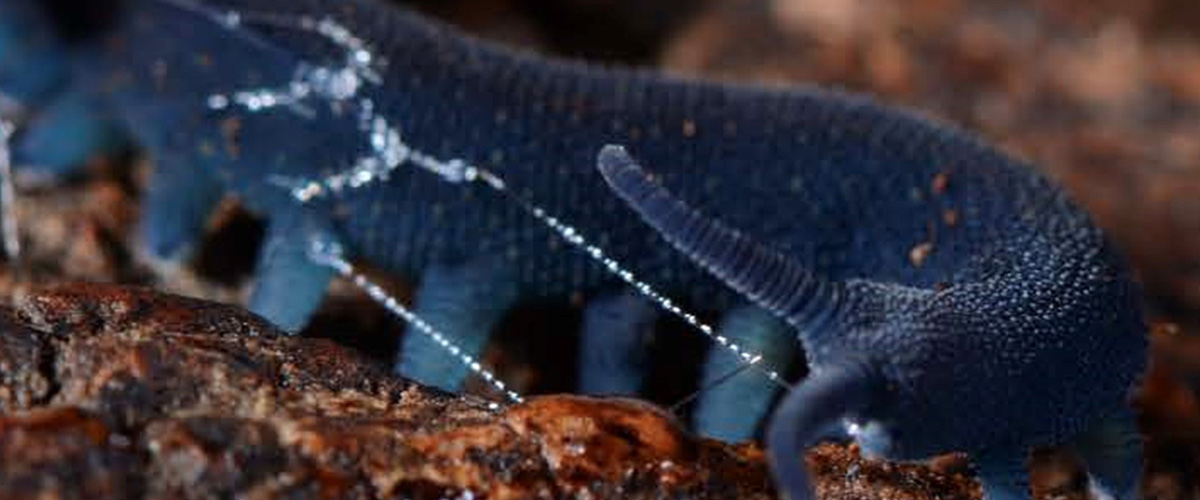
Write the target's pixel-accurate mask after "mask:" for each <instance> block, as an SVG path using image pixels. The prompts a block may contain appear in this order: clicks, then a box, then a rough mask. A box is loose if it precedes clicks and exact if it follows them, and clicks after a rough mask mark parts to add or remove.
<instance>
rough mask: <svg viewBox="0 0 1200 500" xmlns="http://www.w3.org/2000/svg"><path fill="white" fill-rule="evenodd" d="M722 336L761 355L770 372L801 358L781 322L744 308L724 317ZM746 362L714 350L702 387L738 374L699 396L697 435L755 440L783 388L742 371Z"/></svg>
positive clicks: (729, 439) (722, 350)
mask: <svg viewBox="0 0 1200 500" xmlns="http://www.w3.org/2000/svg"><path fill="white" fill-rule="evenodd" d="M718 333H719V334H720V335H724V336H725V337H728V338H729V339H731V340H732V341H733V342H736V343H737V344H738V345H741V346H743V347H745V348H746V349H747V350H749V351H751V352H758V353H762V355H763V356H764V359H763V360H762V361H761V362H763V363H766V364H767V366H772V367H776V368H779V369H783V368H784V367H786V366H788V365H789V364H791V362H792V360H793V359H796V356H797V354H799V349H798V347H799V341H798V340H797V339H796V337H795V333H794V331H793V330H792V329H791V328H789V327H788V325H787V323H784V322H783V320H781V319H779V318H778V317H776V316H774V315H772V314H771V313H769V312H767V311H765V310H763V309H762V308H759V307H756V306H752V305H745V306H741V307H738V308H735V309H733V310H731V311H729V312H728V313H726V314H725V317H724V318H722V320H721V325H720V326H719V327H718ZM745 362H746V360H743V359H739V358H738V357H737V356H735V355H734V354H733V353H731V352H729V351H727V350H725V349H712V350H711V351H709V354H708V361H707V362H706V363H705V365H704V378H703V381H702V382H701V385H702V386H703V387H707V386H708V385H709V384H714V383H717V379H719V378H721V377H723V376H727V375H729V374H731V373H736V375H733V376H732V377H730V378H729V380H726V381H721V382H720V383H717V385H715V386H713V387H712V388H711V389H706V390H705V391H704V393H703V394H701V396H700V398H699V401H698V402H697V406H696V410H695V412H694V414H693V415H694V417H693V418H694V421H695V427H696V431H697V432H699V433H701V434H704V435H706V436H710V437H714V438H717V439H722V440H725V441H730V442H737V441H745V440H748V439H751V438H753V437H754V432H755V430H756V429H757V428H758V424H759V422H760V421H761V420H762V418H763V417H764V416H766V415H767V412H768V411H769V410H770V409H771V403H772V402H773V401H774V400H775V395H776V393H777V392H778V389H779V387H778V386H776V385H775V384H774V383H772V382H771V381H770V380H768V379H767V378H766V377H764V376H763V375H762V374H761V373H758V372H757V371H754V370H742V371H741V372H738V369H739V368H741V367H742V366H744V363H745Z"/></svg>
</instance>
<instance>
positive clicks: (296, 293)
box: [249, 210, 334, 332]
mask: <svg viewBox="0 0 1200 500" xmlns="http://www.w3.org/2000/svg"><path fill="white" fill-rule="evenodd" d="M279 212H280V214H279V215H278V216H276V217H273V218H271V220H270V221H269V223H268V224H269V225H268V227H267V238H266V242H265V243H264V244H263V247H262V250H261V252H262V253H261V254H259V259H258V269H257V270H256V278H257V281H256V282H255V286H254V291H253V292H252V293H251V295H250V305H249V309H250V310H251V311H254V312H255V313H257V314H259V315H261V316H263V317H264V318H267V319H268V320H270V321H271V322H273V323H275V324H276V325H277V326H279V327H280V328H283V329H284V330H287V331H289V332H297V331H299V330H300V328H302V327H303V326H304V324H305V323H307V322H308V318H309V317H310V316H312V313H313V312H315V311H316V310H317V307H319V306H320V305H321V300H322V299H323V298H324V297H325V291H326V289H327V288H328V287H329V281H330V280H331V279H332V278H333V274H334V271H333V269H331V268H329V267H328V266H326V265H323V264H320V263H317V262H315V261H313V259H312V257H311V256H310V255H309V247H310V245H311V243H312V241H313V240H314V238H315V236H314V235H315V234H318V233H320V232H326V231H328V230H327V229H325V228H323V227H322V226H321V225H318V224H316V223H315V222H314V221H312V220H311V219H309V218H308V217H306V216H305V214H306V211H301V210H295V211H287V210H281V211H279Z"/></svg>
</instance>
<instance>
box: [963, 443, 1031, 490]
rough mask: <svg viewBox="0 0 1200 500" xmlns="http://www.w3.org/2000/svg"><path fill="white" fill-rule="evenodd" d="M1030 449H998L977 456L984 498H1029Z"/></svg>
mask: <svg viewBox="0 0 1200 500" xmlns="http://www.w3.org/2000/svg"><path fill="white" fill-rule="evenodd" d="M1028 458H1029V453H1028V450H1025V449H1023V448H1022V449H1019V450H1003V451H1001V450H996V451H994V452H991V453H986V454H984V455H982V456H979V457H976V463H977V464H978V467H979V482H980V483H981V484H982V485H983V498H984V500H1028V499H1029V498H1030V492H1029V464H1028Z"/></svg>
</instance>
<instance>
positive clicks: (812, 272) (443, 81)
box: [0, 0, 1145, 500]
mask: <svg viewBox="0 0 1200 500" xmlns="http://www.w3.org/2000/svg"><path fill="white" fill-rule="evenodd" d="M67 4H68V8H69V2H68V3H67ZM43 6H44V5H43V2H36V1H34V0H0V92H2V93H3V95H4V96H5V97H4V98H3V99H2V101H3V105H2V106H0V112H3V113H5V115H6V116H8V117H9V119H11V120H14V121H16V122H18V123H20V124H21V128H20V130H19V131H18V133H17V134H16V135H15V136H14V137H13V141H14V142H13V154H14V157H15V160H16V161H17V162H18V163H20V164H22V165H33V166H34V168H39V169H42V170H45V171H48V172H51V173H55V174H60V173H64V172H67V171H68V169H69V168H70V167H71V166H72V165H76V164H78V163H80V161H81V160H82V159H83V158H85V157H86V156H87V155H90V154H94V153H95V152H97V151H104V150H106V149H111V148H112V147H114V146H113V144H114V143H119V141H120V138H122V137H124V138H127V139H129V140H132V141H135V142H136V143H138V144H139V145H141V146H143V147H144V148H146V150H147V151H148V152H149V154H150V155H152V156H153V158H154V160H155V169H154V173H153V175H152V178H151V180H150V188H149V189H148V190H147V195H146V199H145V203H146V210H145V211H144V216H143V220H142V222H141V235H142V239H143V240H144V243H145V244H146V246H147V247H148V249H149V251H150V252H152V253H153V254H155V255H157V256H159V257H161V258H165V259H178V258H181V257H182V256H185V255H186V254H187V252H188V249H189V248H191V247H192V246H194V245H195V244H196V241H197V237H198V235H199V234H200V233H201V232H202V229H203V226H204V222H205V219H206V217H207V216H208V214H209V212H210V211H211V209H212V208H213V207H214V205H215V204H216V203H217V202H218V200H220V199H221V198H222V197H223V196H225V195H229V194H232V195H233V196H236V197H238V198H239V199H240V200H241V201H242V202H243V203H244V204H245V205H247V206H248V207H249V208H250V209H252V210H254V211H255V212H257V213H259V214H261V215H263V216H264V217H266V218H267V219H268V220H269V227H268V230H267V232H268V234H267V238H266V242H265V244H264V248H263V249H262V254H261V256H260V262H259V264H258V270H257V281H256V288H255V290H254V293H253V296H252V299H251V303H250V307H251V309H253V310H254V311H256V312H258V313H260V314H262V315H263V316H265V317H267V318H268V319H270V320H272V321H274V322H276V323H277V324H279V325H281V326H283V327H285V328H288V329H292V330H295V329H298V328H299V327H301V326H302V325H303V324H304V323H305V321H306V320H307V318H308V317H309V315H310V314H311V313H312V312H313V310H314V309H315V308H316V307H317V306H318V305H319V303H320V301H321V299H322V296H323V294H324V292H325V289H326V287H327V285H328V282H329V280H330V279H331V278H332V277H333V276H335V275H338V274H341V275H344V276H347V277H349V278H351V279H354V280H355V281H356V282H358V283H359V284H360V285H361V286H363V287H364V288H367V289H368V290H369V291H372V296H373V297H376V298H377V299H378V300H380V301H381V302H383V303H384V304H385V305H386V306H388V308H389V309H392V310H394V311H397V312H398V313H400V314H404V313H405V312H407V309H405V308H403V306H401V305H400V304H398V303H396V301H395V300H393V299H390V298H389V297H387V296H386V295H385V294H383V293H382V291H381V290H380V289H379V288H378V287H375V286H374V285H373V284H371V283H370V282H369V281H367V280H366V279H365V278H363V277H362V275H361V274H359V273H357V272H356V271H355V269H354V268H353V266H351V265H350V264H349V260H348V259H350V258H353V259H363V260H367V261H370V262H372V263H374V264H376V265H378V266H381V267H384V268H386V269H388V270H390V271H392V272H395V273H398V274H403V275H406V276H410V277H413V278H414V279H418V280H419V282H420V288H419V290H418V295H417V297H416V300H415V304H414V309H413V311H411V314H410V315H409V316H406V317H407V318H408V319H410V322H412V323H413V324H414V326H416V327H417V328H418V329H421V330H422V331H425V332H426V333H430V335H426V336H417V335H410V336H406V342H405V345H404V346H403V348H402V350H401V355H400V356H401V357H400V359H398V360H397V369H398V370H399V371H400V372H401V373H403V374H406V375H409V376H412V377H415V378H417V379H419V380H423V381H426V382H429V383H433V384H437V385H440V386H442V387H445V388H449V389H455V388H457V387H458V386H459V385H460V384H461V382H462V381H463V379H464V378H465V377H466V376H468V374H469V373H470V372H472V371H475V372H477V373H486V372H483V371H481V370H480V368H479V366H478V363H477V362H476V361H475V359H476V357H477V355H478V353H479V352H480V351H481V349H482V348H483V346H484V343H485V342H486V341H487V337H488V333H489V332H490V331H491V330H492V328H493V327H494V326H495V325H496V323H497V322H498V321H499V320H500V319H501V317H502V316H503V314H504V313H505V312H506V311H508V310H509V309H510V308H511V307H512V306H513V305H514V304H516V303H518V302H519V301H523V300H533V299H540V298H553V297H558V298H562V297H567V296H572V295H580V296H585V297H588V299H589V306H588V308H587V310H586V311H585V314H584V326H583V332H582V333H581V335H582V345H583V347H582V348H581V352H580V359H581V367H580V370H581V374H580V380H581V390H583V391H585V392H592V393H618V394H630V393H635V392H636V391H637V390H638V389H639V388H640V386H641V385H642V384H643V383H644V380H643V378H644V374H645V373H646V365H647V364H648V363H649V362H650V360H649V359H647V357H646V355H645V344H646V341H647V340H646V339H647V338H648V336H649V335H651V334H652V330H653V327H652V324H653V321H654V318H655V317H656V315H658V314H659V313H660V311H661V310H666V311H668V312H671V313H673V314H676V315H679V316H681V317H683V318H684V319H685V320H686V321H688V322H689V323H693V324H694V325H695V326H696V327H697V328H699V329H700V330H701V331H703V332H704V333H706V334H708V335H709V336H710V337H711V338H713V339H714V340H715V341H716V342H717V343H718V344H720V345H721V346H722V347H723V349H714V351H713V354H712V355H711V357H710V360H709V361H708V366H706V367H705V372H706V375H707V376H709V377H712V378H717V377H720V376H721V374H723V373H727V372H728V370H730V369H733V368H735V367H737V366H739V365H744V364H748V363H749V364H754V365H756V366H757V367H768V368H762V369H761V372H765V373H767V374H768V375H767V376H765V377H764V376H762V374H761V373H758V374H757V375H754V376H745V377H742V376H739V377H734V379H733V381H732V382H730V383H726V384H721V385H719V386H717V387H716V388H714V389H712V390H710V391H705V393H704V394H703V395H702V396H701V398H700V400H699V401H698V403H697V406H698V408H697V411H696V425H697V427H698V429H699V430H700V431H701V432H704V433H707V434H710V435H714V436H718V437H721V438H725V439H745V438H747V437H750V436H752V435H753V432H754V429H755V426H756V425H757V421H758V419H759V417H761V416H762V415H764V414H765V413H766V412H767V411H768V409H769V406H770V403H771V401H772V399H773V392H774V391H773V389H774V388H775V387H774V384H776V381H778V375H777V374H776V372H775V371H773V370H776V369H781V368H782V367H785V366H787V365H788V364H789V363H791V362H793V360H794V359H795V358H796V357H798V356H799V354H798V353H799V352H801V350H800V348H799V346H800V344H803V352H804V353H805V355H806V357H807V360H806V361H807V363H808V366H809V368H810V370H811V374H810V375H809V376H808V378H806V379H805V380H804V381H802V382H800V383H799V384H798V385H797V386H795V387H794V388H791V389H790V390H788V391H787V394H786V395H785V396H784V399H783V402H782V404H781V405H780V407H779V408H778V409H777V410H776V411H775V413H774V415H773V417H772V419H771V421H770V424H769V426H768V432H767V444H768V446H769V449H770V454H769V455H770V458H771V462H772V466H773V471H774V473H775V477H776V479H777V481H778V482H779V484H780V486H781V489H782V490H783V491H784V492H785V493H786V494H787V495H789V496H790V497H791V498H793V499H803V498H812V497H813V492H812V488H811V485H810V482H809V478H808V475H807V473H806V471H805V470H804V467H803V460H802V457H803V451H804V449H805V448H806V447H807V446H809V445H811V444H812V443H813V442H814V441H815V440H817V439H819V438H820V437H821V436H825V435H827V434H828V430H829V429H830V428H833V427H843V428H845V430H846V432H847V433H848V434H849V435H850V436H851V437H852V438H853V439H854V440H856V441H857V442H858V443H859V444H860V445H861V446H862V448H863V450H864V451H866V452H867V453H870V454H874V455H878V456H882V457H886V458H891V459H898V460H909V459H920V458H925V457H928V456H930V455H933V454H937V453H941V452H946V451H965V452H968V453H970V454H971V455H972V456H973V458H974V459H975V460H976V463H977V465H978V470H979V476H980V478H981V480H982V482H983V485H984V492H985V496H986V497H987V498H989V499H993V500H1007V499H1023V498H1028V497H1029V491H1028V484H1027V483H1028V480H1027V478H1028V473H1027V471H1026V470H1025V458H1026V454H1027V452H1028V449H1029V448H1030V447H1032V446H1039V445H1053V444H1069V445H1072V446H1073V447H1074V449H1075V450H1076V451H1078V452H1079V454H1080V456H1081V458H1083V460H1084V462H1085V463H1086V464H1087V467H1088V470H1089V473H1090V477H1091V479H1092V483H1093V485H1094V486H1095V488H1096V490H1097V491H1099V492H1102V493H1104V494H1107V495H1111V496H1113V497H1115V498H1135V497H1136V496H1137V495H1138V490H1139V479H1140V472H1141V464H1142V458H1141V438H1140V436H1139V435H1138V433H1137V429H1136V425H1135V421H1134V415H1133V413H1132V411H1131V410H1130V409H1129V407H1128V405H1127V397H1128V394H1129V392H1130V390H1131V389H1132V386H1133V384H1134V383H1135V381H1136V378H1137V376H1138V374H1139V373H1140V372H1141V370H1142V369H1143V365H1144V357H1145V352H1144V351H1145V338H1144V331H1145V326H1144V322H1143V319H1142V313H1141V305H1140V300H1141V296H1140V291H1139V289H1138V287H1137V286H1136V285H1135V284H1134V283H1133V281H1132V280H1131V277H1130V272H1129V270H1128V269H1127V266H1126V264H1125V263H1124V262H1123V261H1122V259H1121V258H1120V256H1119V255H1118V252H1117V251H1116V250H1115V249H1114V248H1113V246H1112V244H1111V243H1110V242H1109V241H1108V240H1107V239H1106V238H1105V237H1104V235H1103V234H1102V233H1101V232H1100V231H1099V230H1098V229H1096V227H1095V226H1094V224H1093V223H1092V222H1091V221H1090V220H1089V218H1088V217H1087V215H1086V214H1085V213H1084V212H1082V211H1081V210H1080V209H1079V208H1078V207H1077V206H1076V205H1075V204H1074V203H1073V202H1072V201H1070V200H1069V199H1068V198H1067V196H1066V195H1065V194H1064V193H1063V192H1062V190H1061V189H1059V188H1058V187H1056V186H1055V185H1054V184H1053V183H1051V182H1049V181H1048V180H1046V179H1045V178H1044V177H1042V176H1041V175H1039V174H1038V173H1036V171H1035V170H1034V169H1033V168H1031V167H1030V166H1028V165H1026V164H1024V163H1022V162H1020V161H1018V160H1016V159H1013V158H1011V157H1009V156H1007V155H1005V154H1004V153H1002V152H999V151H997V150H996V149H994V148H992V147H990V146H987V145H986V144H983V143H982V142H981V141H979V140H977V139H975V138H973V137H971V136H970V135H968V134H965V133H963V132H961V131H958V130H955V129H954V128H952V127H949V126H945V125H941V124H936V123H933V122H931V121H930V120H928V119H925V118H922V117H920V116H917V115H915V114H913V113H912V112H909V111H904V110H899V109H894V108H889V107H886V106H882V105H880V104H877V103H875V102H873V101H871V100H870V99H868V98H866V97H862V96H855V95H849V94H843V93H837V92H831V91H826V90H820V89H815V88H806V87H796V88H788V89H764V88H756V87H750V86H738V85H728V84H716V83H709V82H701V81H692V80H687V79H681V78H677V77H671V76H664V75H659V74H656V73H651V72H646V71H631V70H626V69H613V68H601V67H596V66H590V65H586V64H581V63H575V62H564V61H554V60H546V59H543V58H539V57H536V56H533V55H530V54H525V53H521V52H519V51H516V50H514V49H510V48H505V47H502V46H498V45H494V44H491V43H487V42H482V41H478V40H475V39H472V38H471V37H469V36H466V35H463V34H461V33H458V32H457V31H455V30H453V29H451V28H447V27H445V26H442V25H440V24H438V23H436V22H433V21H430V20H427V19H424V18H423V17H421V16H419V15H417V14H414V13H411V12H407V11H404V10H402V9H397V8H395V7H392V6H388V5H384V4H382V3H381V2H378V1H376V0H342V1H335V0H293V1H289V2H271V1H266V0H204V1H198V0H127V1H125V2H121V3H120V5H114V7H119V10H117V11H116V14H117V15H115V16H113V19H111V20H105V21H104V22H100V23H98V24H99V25H98V26H97V27H95V29H94V30H92V31H90V32H88V33H86V36H76V37H69V38H68V37H62V36H60V33H59V31H58V30H56V27H57V26H58V23H57V22H56V19H55V18H56V15H58V14H61V12H54V11H56V10H57V11H61V10H62V8H59V9H44V8H43ZM608 145H620V147H618V146H608ZM597 152H599V154H598V153H597ZM635 158H636V160H635ZM642 165H645V166H646V168H643V167H642ZM685 200H686V201H685ZM947 214H953V217H948V216H947ZM668 297H673V298H675V299H676V300H682V301H683V302H684V303H688V304H692V305H695V306H696V307H697V308H701V309H705V310H709V311H714V312H720V313H722V315H723V316H722V320H721V323H720V324H719V325H717V326H716V327H710V326H708V325H705V324H703V323H702V322H700V321H699V320H697V319H696V317H695V316H693V315H691V314H689V313H687V312H685V311H684V310H683V309H682V308H681V307H680V306H678V305H676V302H674V301H673V300H672V299H671V298H668ZM422 325H423V326H422ZM447 352H449V353H452V354H453V356H448V355H446V354H447ZM731 353H732V354H731ZM463 361H466V362H463ZM492 382H493V383H494V384H495V385H497V386H498V387H501V388H503V386H502V385H501V384H500V383H499V382H498V381H495V380H492ZM510 397H516V395H515V394H512V395H510Z"/></svg>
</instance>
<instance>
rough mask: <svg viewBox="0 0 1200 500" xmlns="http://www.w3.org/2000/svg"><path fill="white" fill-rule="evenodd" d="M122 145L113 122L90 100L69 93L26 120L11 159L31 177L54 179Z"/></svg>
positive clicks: (122, 142)
mask: <svg viewBox="0 0 1200 500" xmlns="http://www.w3.org/2000/svg"><path fill="white" fill-rule="evenodd" d="M124 144H125V140H124V136H123V134H122V133H121V132H120V127H119V126H118V125H117V122H116V121H115V120H114V119H112V117H111V116H108V115H107V114H106V113H105V110H104V109H103V107H102V106H100V105H99V104H98V103H97V101H96V99H95V98H94V97H92V96H90V95H88V94H87V93H84V92H79V91H69V92H67V93H65V94H63V95H60V96H58V97H57V98H56V99H54V100H53V101H52V102H50V103H48V104H47V105H46V107H45V108H42V109H39V110H37V112H36V114H34V115H32V116H30V117H29V121H28V122H26V123H25V124H24V126H23V127H22V128H21V134H20V135H19V136H18V137H17V142H16V145H15V147H14V148H13V157H14V158H13V159H14V161H15V162H16V163H17V164H18V165H21V166H23V167H25V168H26V169H27V171H29V172H30V173H32V174H35V175H40V176H44V177H49V178H54V177H61V176H63V175H66V174H70V173H71V172H72V171H74V170H76V169H77V168H78V167H79V166H81V165H83V164H84V162H85V161H86V160H87V159H89V158H91V157H93V156H96V155H102V154H106V153H112V152H114V151H115V150H117V149H118V148H119V147H121V146H123V145H124ZM30 169H32V170H30Z"/></svg>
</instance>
